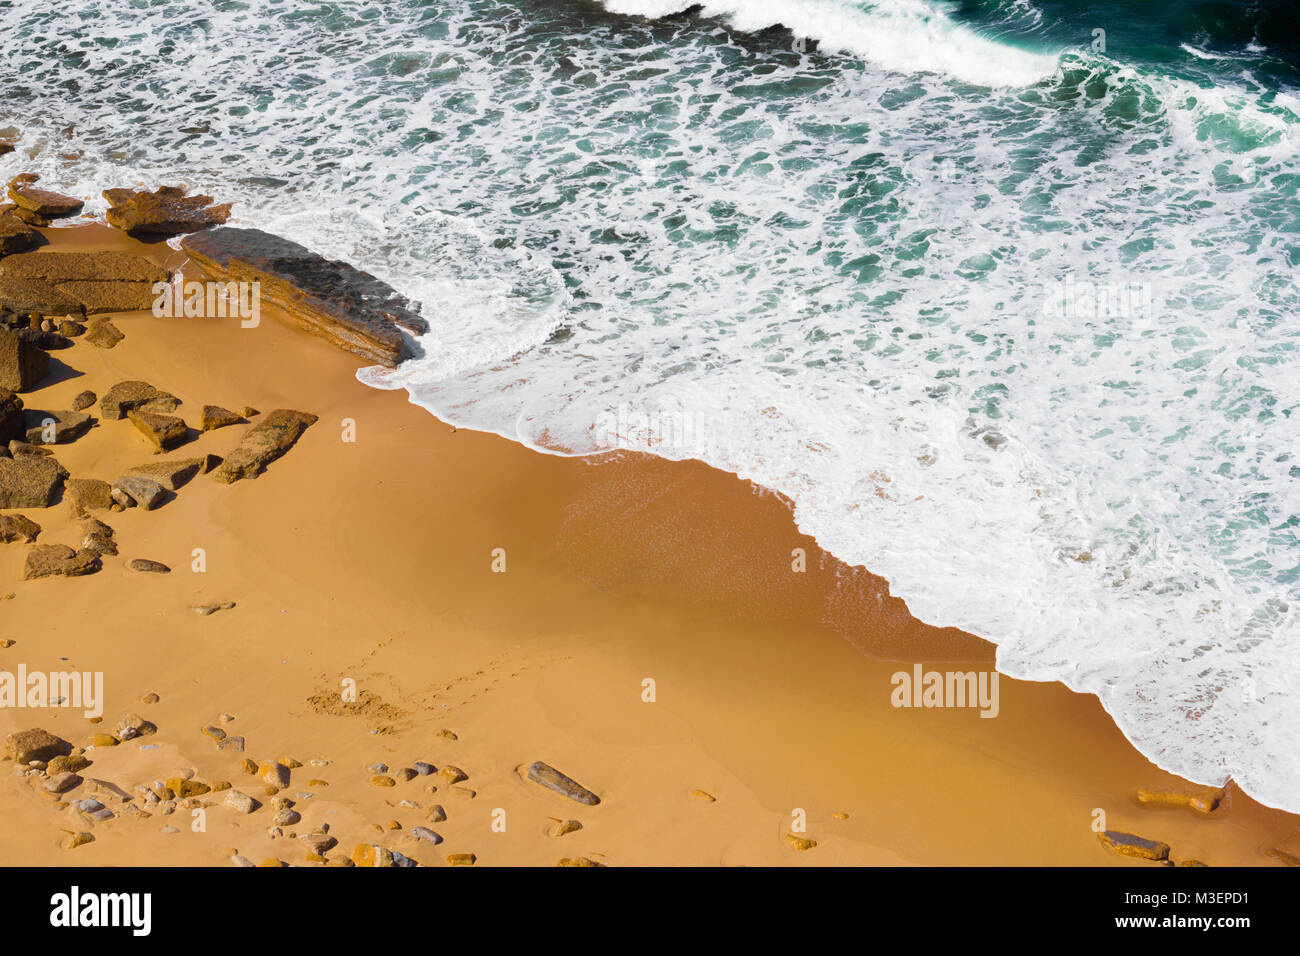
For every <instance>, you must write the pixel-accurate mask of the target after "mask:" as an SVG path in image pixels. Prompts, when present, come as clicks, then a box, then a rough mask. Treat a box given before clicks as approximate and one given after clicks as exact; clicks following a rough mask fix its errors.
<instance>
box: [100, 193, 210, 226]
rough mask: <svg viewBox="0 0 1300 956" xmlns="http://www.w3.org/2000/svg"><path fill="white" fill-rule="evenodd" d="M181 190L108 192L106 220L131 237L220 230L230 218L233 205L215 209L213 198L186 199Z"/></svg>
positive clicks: (106, 197)
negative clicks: (213, 228)
mask: <svg viewBox="0 0 1300 956" xmlns="http://www.w3.org/2000/svg"><path fill="white" fill-rule="evenodd" d="M186 192H187V190H186V189H185V188H184V187H182V186H161V187H159V188H158V189H156V190H155V191H154V192H151V193H150V192H145V191H144V190H136V189H105V190H104V198H105V199H107V200H108V203H109V207H108V214H107V219H108V222H109V225H111V226H116V227H117V228H118V229H121V230H122V231H123V232H126V233H128V234H130V235H132V236H136V237H140V236H179V235H181V234H183V233H187V232H198V231H199V230H201V229H210V228H211V227H213V226H220V225H222V224H223V223H225V221H226V220H227V219H229V218H230V203H224V204H222V205H219V206H214V205H212V197H211V196H187V195H186Z"/></svg>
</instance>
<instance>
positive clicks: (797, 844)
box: [785, 833, 817, 850]
mask: <svg viewBox="0 0 1300 956" xmlns="http://www.w3.org/2000/svg"><path fill="white" fill-rule="evenodd" d="M785 842H786V843H789V844H790V845H791V846H792V847H794V848H795V849H796V850H811V849H812V848H813V847H815V846H816V845H817V841H816V840H810V839H808V838H807V837H801V836H799V835H798V834H797V833H787V834H786V835H785Z"/></svg>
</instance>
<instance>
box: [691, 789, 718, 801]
mask: <svg viewBox="0 0 1300 956" xmlns="http://www.w3.org/2000/svg"><path fill="white" fill-rule="evenodd" d="M691 796H692V797H694V798H695V799H697V800H704V801H706V802H707V803H717V802H718V798H717V797H715V796H714V795H713V794H711V793H709V792H708V791H707V790H692V791H691Z"/></svg>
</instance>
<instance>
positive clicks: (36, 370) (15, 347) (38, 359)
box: [0, 300, 50, 440]
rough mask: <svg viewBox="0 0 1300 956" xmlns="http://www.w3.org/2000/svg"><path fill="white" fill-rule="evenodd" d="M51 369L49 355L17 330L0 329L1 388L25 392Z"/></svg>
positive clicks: (0, 302) (0, 301)
mask: <svg viewBox="0 0 1300 956" xmlns="http://www.w3.org/2000/svg"><path fill="white" fill-rule="evenodd" d="M0 304H3V302H2V300H0ZM49 369H50V357H49V355H47V354H46V353H45V352H44V351H42V350H41V349H39V348H37V347H36V346H35V345H33V344H31V343H30V342H28V341H27V340H26V339H24V338H23V337H22V336H20V335H19V334H18V333H17V332H10V331H8V330H3V329H0V389H4V390H5V391H8V392H24V391H26V390H27V389H29V388H31V387H32V386H33V385H35V384H36V383H37V382H39V381H40V380H41V379H43V378H44V377H45V375H46V373H47V372H48V371H49ZM6 440H7V439H6Z"/></svg>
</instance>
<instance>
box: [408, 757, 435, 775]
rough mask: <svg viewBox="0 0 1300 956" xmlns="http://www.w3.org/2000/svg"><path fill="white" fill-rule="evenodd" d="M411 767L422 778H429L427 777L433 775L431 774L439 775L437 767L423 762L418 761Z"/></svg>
mask: <svg viewBox="0 0 1300 956" xmlns="http://www.w3.org/2000/svg"><path fill="white" fill-rule="evenodd" d="M411 767H412V769H414V770H415V772H416V773H418V774H419V775H420V776H421V777H427V776H428V775H429V774H431V773H437V772H438V768H437V767H435V766H434V765H433V764H431V763H425V762H424V761H423V760H417V761H416V762H415V763H413V764H411Z"/></svg>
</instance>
